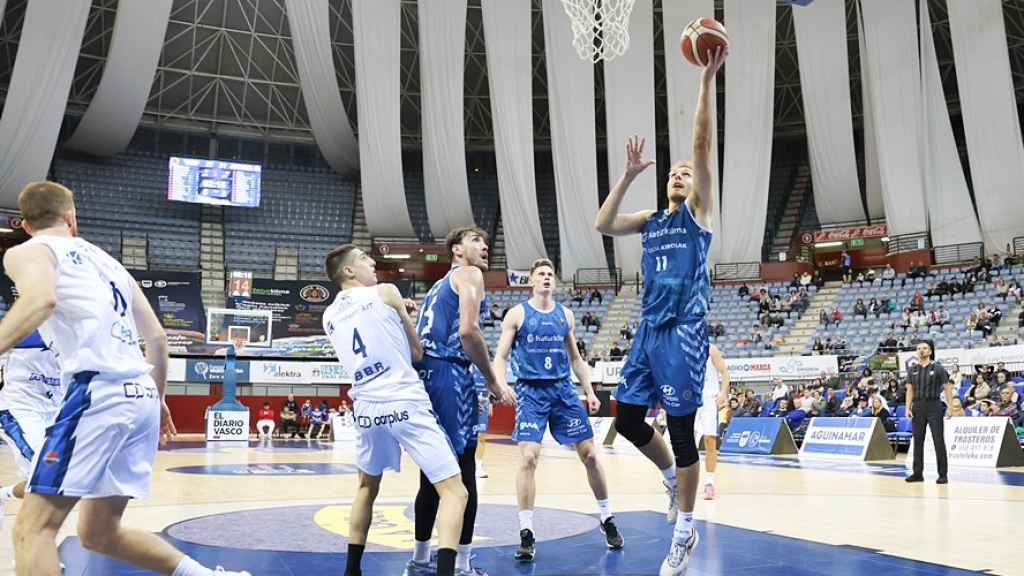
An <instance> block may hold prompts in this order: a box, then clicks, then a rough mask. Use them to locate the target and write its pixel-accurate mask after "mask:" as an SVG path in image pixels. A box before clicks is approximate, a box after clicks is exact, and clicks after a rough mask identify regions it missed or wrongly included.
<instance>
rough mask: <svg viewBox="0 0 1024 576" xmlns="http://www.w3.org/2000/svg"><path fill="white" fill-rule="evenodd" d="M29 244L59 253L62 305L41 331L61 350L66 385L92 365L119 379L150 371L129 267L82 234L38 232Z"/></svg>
mask: <svg viewBox="0 0 1024 576" xmlns="http://www.w3.org/2000/svg"><path fill="white" fill-rule="evenodd" d="M26 244H43V245H46V246H47V247H49V248H50V250H51V251H52V252H53V254H54V256H55V257H56V259H57V286H56V288H57V306H56V308H54V310H53V314H52V315H51V316H50V318H49V319H48V320H47V321H46V322H44V323H43V325H42V326H40V327H39V333H40V334H41V335H42V336H43V340H45V341H46V342H48V343H52V344H51V345H52V347H53V348H54V349H55V350H56V352H57V354H58V359H59V360H60V363H61V377H62V380H63V383H64V385H65V386H66V385H67V384H68V383H69V382H70V381H71V379H72V378H73V377H74V375H75V374H78V373H79V372H86V371H94V372H98V373H100V374H102V375H104V376H108V377H111V378H117V379H127V378H135V377H137V376H140V375H142V374H146V373H148V372H149V371H150V370H151V369H152V367H151V366H150V365H149V364H148V363H147V362H146V359H145V358H144V357H143V355H142V350H141V349H140V348H139V336H138V329H137V328H136V326H135V318H134V317H133V316H132V300H133V295H134V292H133V288H134V287H133V284H134V283H135V279H134V278H132V276H131V275H130V274H129V273H128V271H127V270H125V269H124V267H123V266H121V264H120V263H119V262H118V261H117V260H114V259H113V258H111V257H110V255H109V254H107V253H106V252H104V251H103V250H101V249H99V248H97V247H96V246H93V245H92V244H90V243H89V242H87V241H85V240H83V239H81V238H68V237H63V236H35V237H33V238H32V239H31V240H29V241H28V242H26Z"/></svg>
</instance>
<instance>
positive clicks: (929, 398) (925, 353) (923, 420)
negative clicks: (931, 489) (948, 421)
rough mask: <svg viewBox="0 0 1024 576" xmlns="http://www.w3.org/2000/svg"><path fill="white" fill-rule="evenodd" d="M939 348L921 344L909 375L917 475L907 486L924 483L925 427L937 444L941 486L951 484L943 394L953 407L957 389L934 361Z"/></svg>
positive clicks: (944, 370) (909, 404) (908, 416)
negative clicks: (954, 391)
mask: <svg viewBox="0 0 1024 576" xmlns="http://www.w3.org/2000/svg"><path fill="white" fill-rule="evenodd" d="M934 356H935V345H934V344H933V343H932V342H931V341H930V340H919V341H918V342H917V364H916V365H914V366H911V367H910V370H909V374H908V375H907V418H910V420H911V421H912V422H913V426H914V473H913V474H911V475H910V476H907V478H906V481H907V482H923V481H924V434H925V427H926V426H928V427H931V429H932V441H933V442H934V443H935V460H936V462H937V464H938V467H939V479H938V480H936V483H937V484H945V483H947V482H948V480H947V479H946V474H947V472H948V469H949V465H948V462H947V460H946V439H945V437H944V436H943V428H944V426H943V418H944V417H945V415H946V408H945V406H943V404H942V400H941V399H940V397H939V396H940V394H942V393H943V392H945V394H946V405H947V406H948V405H952V398H953V385H952V384H951V383H950V382H949V374H947V373H946V369H945V368H943V367H942V364H939V363H938V362H935V361H934V360H933V358H934Z"/></svg>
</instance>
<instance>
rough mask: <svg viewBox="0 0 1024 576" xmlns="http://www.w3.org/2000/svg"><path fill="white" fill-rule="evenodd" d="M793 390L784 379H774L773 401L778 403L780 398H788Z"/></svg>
mask: <svg viewBox="0 0 1024 576" xmlns="http://www.w3.org/2000/svg"><path fill="white" fill-rule="evenodd" d="M792 391H793V389H792V388H790V387H789V384H786V383H785V382H783V381H782V378H773V379H772V400H774V401H776V402H777V401H778V400H779V399H780V398H786V397H787V396H789V393H790V392H792Z"/></svg>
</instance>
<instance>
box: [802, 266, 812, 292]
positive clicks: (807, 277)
mask: <svg viewBox="0 0 1024 576" xmlns="http://www.w3.org/2000/svg"><path fill="white" fill-rule="evenodd" d="M813 282H814V276H811V273H810V272H808V271H806V270H804V273H803V274H801V275H800V287H802V288H807V287H808V286H810V285H811V283H813Z"/></svg>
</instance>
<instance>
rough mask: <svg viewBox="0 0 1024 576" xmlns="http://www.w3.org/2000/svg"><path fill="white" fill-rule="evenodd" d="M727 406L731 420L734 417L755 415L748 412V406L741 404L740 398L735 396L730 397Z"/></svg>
mask: <svg viewBox="0 0 1024 576" xmlns="http://www.w3.org/2000/svg"><path fill="white" fill-rule="evenodd" d="M727 408H728V411H729V420H732V419H733V418H745V417H748V416H753V414H750V413H749V412H747V410H746V408H744V407H743V405H741V404H740V400H739V398H736V397H735V396H733V397H732V398H729V405H728V407H727ZM719 419H721V417H719Z"/></svg>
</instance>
